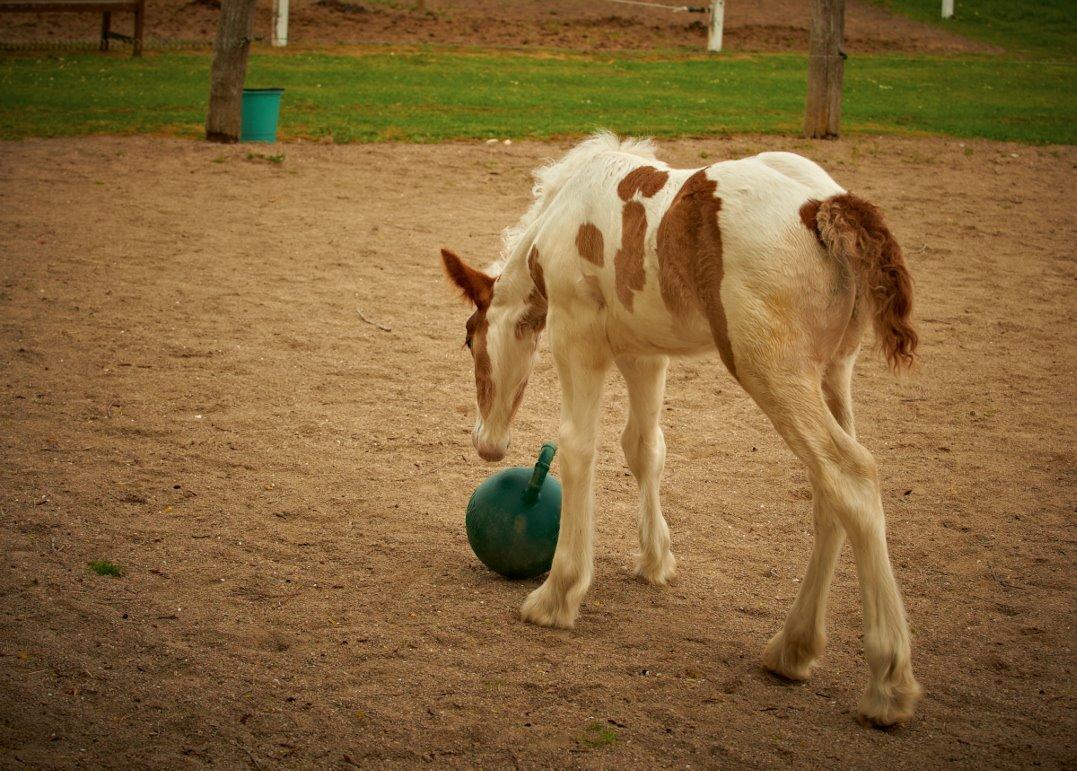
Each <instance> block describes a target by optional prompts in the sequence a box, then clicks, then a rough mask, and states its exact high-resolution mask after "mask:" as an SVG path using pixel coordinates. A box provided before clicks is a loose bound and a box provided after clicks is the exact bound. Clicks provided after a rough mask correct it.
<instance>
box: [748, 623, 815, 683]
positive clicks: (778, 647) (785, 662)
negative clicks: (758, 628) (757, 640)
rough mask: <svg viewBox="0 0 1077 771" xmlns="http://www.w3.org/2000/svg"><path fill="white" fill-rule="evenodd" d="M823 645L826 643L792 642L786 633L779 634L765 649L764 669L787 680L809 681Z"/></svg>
mask: <svg viewBox="0 0 1077 771" xmlns="http://www.w3.org/2000/svg"><path fill="white" fill-rule="evenodd" d="M823 645H825V641H820V642H818V643H816V644H810V643H796V642H792V641H790V640H788V639H787V638H786V636H785V632H784V631H783V632H778V634H776V635H774V636H773V637H771V638H770V642H768V643H767V647H766V648H764V649H763V659H762V664H763V668H764V669H766V670H767V671H768V672H771V673H773V674H775V675H777V676H778V677H781V678H783V679H785V680H792V681H794V682H800V681H801V680H807V679H808V678H809V677H811V668H812V665H813V664H815V659H816V658H817V657H818V655H819V652H820V651H821V650H822V649H823Z"/></svg>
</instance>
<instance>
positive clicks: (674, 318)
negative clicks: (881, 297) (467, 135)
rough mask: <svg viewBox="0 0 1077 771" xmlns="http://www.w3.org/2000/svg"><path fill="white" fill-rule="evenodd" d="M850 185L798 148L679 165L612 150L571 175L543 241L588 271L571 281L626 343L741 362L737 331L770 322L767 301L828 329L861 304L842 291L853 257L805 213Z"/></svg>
mask: <svg viewBox="0 0 1077 771" xmlns="http://www.w3.org/2000/svg"><path fill="white" fill-rule="evenodd" d="M844 192H845V191H844V190H843V189H842V188H841V187H840V186H839V185H838V184H837V183H836V182H835V181H834V180H833V179H832V178H831V177H830V176H829V175H828V174H827V173H826V172H825V171H823V170H822V169H821V168H820V167H819V166H818V165H816V164H815V163H813V162H811V161H809V160H807V159H806V158H802V157H800V156H797V155H794V154H792V153H763V154H761V155H757V156H753V157H751V158H745V159H741V160H733V161H723V162H720V163H715V164H713V165H711V166H708V167H706V168H703V169H674V168H671V167H669V166H668V165H666V164H664V163H661V162H659V161H656V160H654V159H651V158H644V157H640V156H638V155H633V154H630V153H623V152H616V151H610V152H606V153H602V154H599V155H596V156H595V157H593V158H591V159H589V160H588V162H586V163H585V164H581V165H580V167H579V168H578V169H577V170H576V173H574V174H573V175H572V177H571V178H570V179H569V180H568V182H567V183H566V184H565V186H564V189H563V190H562V191H561V194H560V195H559V196H558V200H557V201H556V202H555V204H554V205H553V206H552V207H551V209H550V211H549V223H550V224H549V227H544V228H543V229H542V232H541V233H540V234H539V237H538V239H537V240H536V246H537V247H538V249H539V251H540V252H541V253H543V254H547V253H548V254H552V255H560V258H561V259H562V260H564V261H565V262H566V263H567V264H565V265H564V269H565V272H566V273H567V274H568V275H578V273H582V274H583V281H582V282H581V283H578V284H573V285H572V286H571V287H570V289H571V291H573V292H575V293H578V294H580V293H582V294H583V295H585V296H586V297H589V298H591V299H592V300H593V303H592V304H591V308H590V309H591V310H592V311H593V312H594V313H596V314H601V315H602V317H603V323H604V325H605V328H606V331H607V334H608V336H609V340H610V343H611V346H612V347H613V348H614V349H615V350H617V351H620V352H634V353H691V352H697V351H700V350H705V349H708V348H711V347H712V346H715V345H717V347H718V349H719V351H720V352H721V353H722V357H723V359H724V360H725V361H726V364H727V365H729V366H730V369H731V370H734V371H735V358H736V356H735V353H734V348H735V347H736V346H737V345H738V343H737V338H741V339H748V338H751V337H752V336H753V329H752V327H753V326H755V327H758V325H759V324H760V323H761V322H762V323H764V324H768V323H769V322H767V320H766V319H760V318H759V316H760V314H759V310H760V309H761V308H763V307H766V308H769V309H770V310H772V311H774V312H775V313H778V314H779V315H781V314H784V315H786V316H792V318H790V319H789V321H790V322H792V323H793V324H794V325H795V326H797V327H798V328H800V327H802V326H803V323H804V317H812V318H816V319H818V318H820V317H821V316H826V317H827V318H826V319H825V323H823V326H824V327H826V329H825V330H824V331H823V335H824V336H825V337H828V338H829V337H830V336H832V335H833V334H834V330H833V329H832V327H833V328H837V327H842V328H843V326H844V323H846V322H848V321H849V315H850V313H851V310H852V308H851V305H850V304H849V303H848V302H841V301H839V302H837V303H835V302H834V295H835V293H838V292H840V291H842V289H843V285H842V281H841V276H842V267H841V266H840V265H838V264H836V263H835V262H834V261H833V260H831V259H829V258H828V255H827V253H826V250H825V249H824V246H823V244H822V243H821V241H820V240H819V238H818V237H817V234H816V231H815V229H814V227H813V226H812V224H811V223H807V222H805V220H804V218H803V216H802V209H803V208H804V207H805V205H806V204H808V203H809V202H810V201H813V200H815V201H818V200H823V199H826V198H829V197H831V196H834V195H839V194H842V193H844ZM554 259H557V258H556V257H555V258H554ZM846 288H847V287H846ZM835 306H836V310H837V317H836V318H834V319H833V320H831V319H830V318H829V316H830V315H833V314H831V313H830V311H833V310H834V309H835ZM756 331H758V330H756Z"/></svg>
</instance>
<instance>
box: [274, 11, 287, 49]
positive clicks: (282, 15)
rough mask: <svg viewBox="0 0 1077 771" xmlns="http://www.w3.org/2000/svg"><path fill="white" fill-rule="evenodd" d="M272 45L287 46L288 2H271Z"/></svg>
mask: <svg viewBox="0 0 1077 771" xmlns="http://www.w3.org/2000/svg"><path fill="white" fill-rule="evenodd" d="M273 45H275V46H277V47H278V48H281V47H283V46H286V45H288V0H273Z"/></svg>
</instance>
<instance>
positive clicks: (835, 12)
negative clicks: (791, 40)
mask: <svg viewBox="0 0 1077 771" xmlns="http://www.w3.org/2000/svg"><path fill="white" fill-rule="evenodd" d="M844 37H845V0H812V8H811V44H810V45H809V49H808V102H807V106H806V108H805V110H804V136H806V137H808V138H809V139H836V138H837V136H838V133H839V130H840V128H841V88H842V79H843V77H844V73H845V67H844V59H845V52H844V51H843V50H842V42H843V40H844Z"/></svg>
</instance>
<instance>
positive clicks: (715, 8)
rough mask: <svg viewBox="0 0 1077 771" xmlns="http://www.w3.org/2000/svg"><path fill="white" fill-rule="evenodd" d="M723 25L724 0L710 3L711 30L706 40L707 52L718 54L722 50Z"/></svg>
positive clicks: (715, 0)
mask: <svg viewBox="0 0 1077 771" xmlns="http://www.w3.org/2000/svg"><path fill="white" fill-rule="evenodd" d="M724 25H725V0H714V2H713V3H711V29H710V35H709V36H708V38H707V50H708V51H714V52H715V53H718V52H719V51H721V50H722V27H723V26H724Z"/></svg>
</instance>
